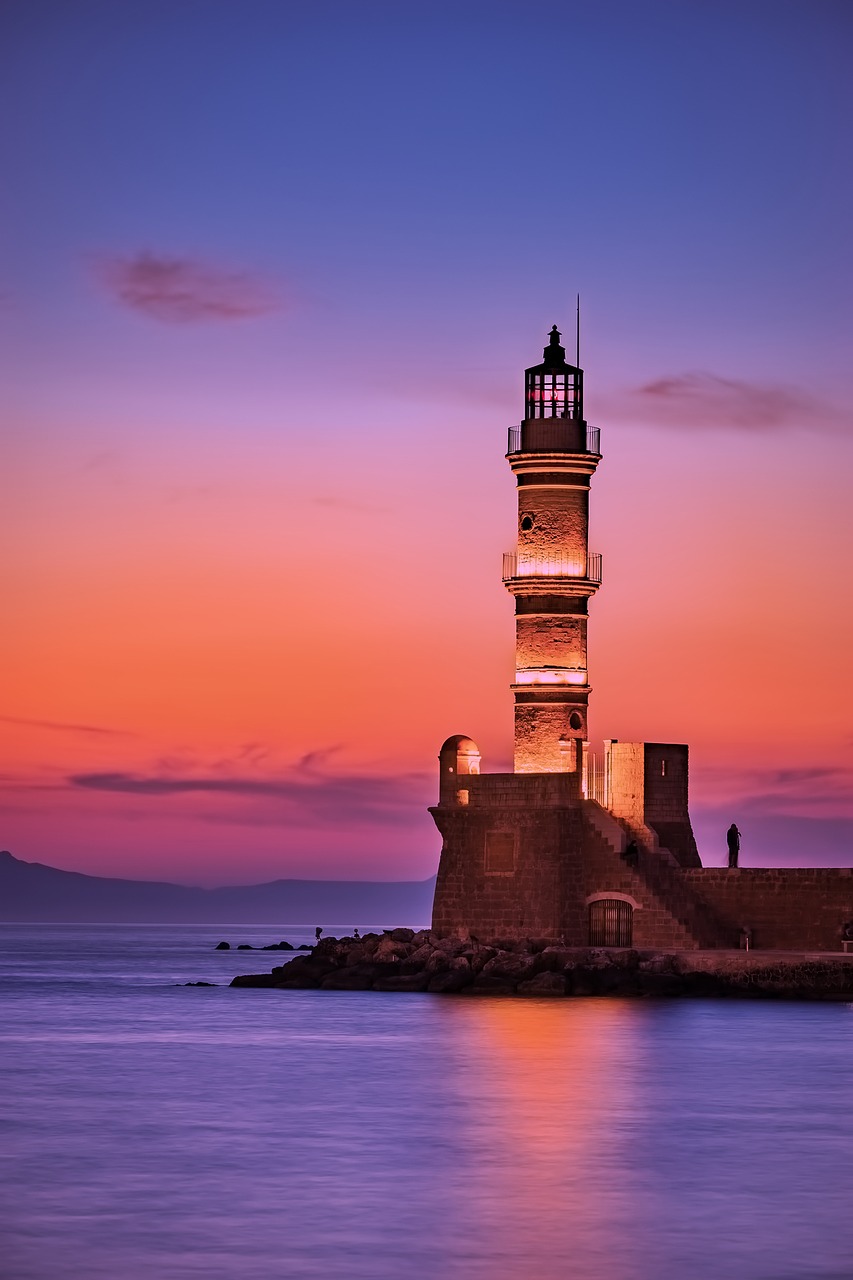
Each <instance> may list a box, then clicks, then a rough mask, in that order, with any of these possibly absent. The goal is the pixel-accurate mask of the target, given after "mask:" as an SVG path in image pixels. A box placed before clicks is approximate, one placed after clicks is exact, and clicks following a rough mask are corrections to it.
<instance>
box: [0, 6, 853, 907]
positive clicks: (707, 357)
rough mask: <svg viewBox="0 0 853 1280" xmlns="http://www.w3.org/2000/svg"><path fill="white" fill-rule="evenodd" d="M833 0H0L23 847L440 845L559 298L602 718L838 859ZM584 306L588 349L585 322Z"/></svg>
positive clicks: (845, 858) (491, 697) (495, 650)
mask: <svg viewBox="0 0 853 1280" xmlns="http://www.w3.org/2000/svg"><path fill="white" fill-rule="evenodd" d="M851 41H853V9H851V7H850V5H849V4H847V3H846V0H837V2H836V0H804V2H802V3H800V2H799V0H794V2H789V0H771V2H769V3H762V2H752V0H737V2H736V3H735V2H732V3H729V2H728V0H707V2H705V0H691V3H689V4H683V3H676V0H649V2H648V3H643V4H638V3H636V0H624V2H622V0H559V2H557V0H540V2H539V3H537V4H536V5H530V4H529V3H527V2H526V0H519V2H516V0H509V2H505V0H488V2H483V3H481V2H480V0H456V2H455V3H447V2H446V0H430V3H429V4H425V3H413V2H412V3H408V2H404V0H394V2H393V3H390V2H385V0H358V3H354V2H353V0H312V3H311V4H310V5H309V4H302V3H295V2H288V0H239V2H238V0H181V3H179V4H176V3H174V0H162V2H161V0H144V2H143V0H139V2H137V0H126V2H125V3H122V4H120V5H117V4H115V3H114V0H6V3H5V4H4V5H3V6H2V10H0V165H2V172H3V174H4V177H5V181H4V182H3V184H2V191H0V226H2V244H0V326H2V355H1V356H0V379H1V380H2V391H0V397H1V398H2V403H0V407H2V419H3V436H2V439H3V445H2V450H3V474H4V477H5V483H4V497H3V503H2V509H0V523H2V538H3V545H4V547H5V549H6V555H5V556H4V557H3V566H2V588H0V589H2V599H3V601H4V603H5V606H6V607H5V608H4V611H3V612H4V620H3V626H2V628H0V662H1V663H2V670H3V672H4V679H3V685H4V688H3V695H2V706H0V713H1V714H0V753H2V755H0V786H2V792H3V795H2V808H3V814H2V817H3V821H2V829H3V836H2V844H3V847H6V848H9V849H10V850H11V851H12V852H13V853H14V854H15V855H16V856H18V857H20V858H24V859H26V860H28V861H42V862H49V863H51V864H52V865H54V866H59V867H64V868H68V869H72V870H77V871H85V872H89V873H93V874H100V875H120V876H131V877H135V878H146V879H170V880H180V881H183V882H185V883H195V884H224V883H241V882H252V881H261V880H266V879H273V878H278V877H281V876H299V877H305V878H358V879H401V880H410V879H422V878H426V877H427V876H429V875H431V874H433V873H434V871H435V869H436V866H437V861H438V854H439V849H440V840H439V838H438V835H437V833H436V831H435V829H434V827H433V824H432V821H431V819H430V817H429V815H428V814H427V812H426V806H427V805H428V804H430V803H433V802H434V800H435V798H436V796H437V762H436V756H437V753H438V748H439V746H440V744H441V743H442V741H443V740H444V739H445V738H446V737H448V736H449V735H450V734H452V733H465V734H468V735H470V736H471V737H473V738H474V739H475V740H476V741H477V743H478V744H479V746H480V748H481V750H482V752H483V766H484V768H485V769H487V770H503V769H507V768H509V767H511V756H512V740H511V735H512V698H511V694H510V691H509V685H510V682H511V680H512V675H513V670H514V661H513V645H514V633H513V622H512V600H511V598H510V597H509V596H508V594H507V593H506V591H505V590H504V588H503V587H502V585H501V581H500V565H501V559H500V557H501V553H502V552H503V551H505V550H508V549H510V548H511V547H512V546H513V543H514V538H515V525H516V500H515V494H514V489H513V480H512V476H511V473H510V471H509V468H508V466H507V464H506V461H505V459H504V453H505V448H506V429H507V427H508V426H509V425H511V424H513V423H517V422H518V421H519V419H520V416H521V412H522V391H523V371H524V368H525V367H526V366H527V365H530V364H534V363H537V362H538V361H539V360H540V359H541V351H542V347H543V345H544V343H545V340H546V335H547V331H548V329H549V328H550V326H551V325H552V324H554V323H557V324H558V325H560V326H561V327H562V328H563V329H564V331H565V332H567V333H570V331H571V327H572V324H573V316H574V299H575V295H576V294H577V293H580V295H581V299H582V304H581V305H582V317H583V319H582V359H581V363H582V365H583V366H584V369H585V388H586V413H587V418H588V419H589V421H590V422H592V423H593V424H595V425H597V426H599V427H600V428H601V432H602V452H603V455H604V458H603V461H602V463H601V466H600V468H599V470H598V473H597V475H596V476H595V478H594V481H593V488H592V494H591V546H592V547H593V549H596V550H600V551H601V552H602V553H603V557H604V582H603V586H602V589H601V591H600V592H599V593H598V595H597V596H596V597H595V599H594V600H593V601H592V605H591V618H590V659H589V661H590V678H591V683H592V685H593V689H594V692H593V694H592V699H591V722H592V733H593V736H594V738H595V739H596V740H600V739H602V738H604V737H616V738H620V739H623V740H646V741H671V742H687V743H689V744H690V752H691V811H692V814H693V820H694V826H695V829H696V833H697V839H698V843H699V849H700V853H701V855H702V857H703V861H704V862H705V863H706V865H722V864H723V863H724V862H725V839H724V833H725V828H726V827H727V826H728V824H729V822H731V821H737V824H738V826H739V827H740V828H741V831H742V832H743V846H742V862H743V863H745V864H746V865H749V864H752V865H792V866H795V865H828V866H832V865H848V864H850V863H851V862H853V856H852V855H853V799H851V787H850V783H851V776H853V717H851V676H850V654H851V651H853V604H851V574H850V558H851V550H853V536H851V524H850V506H851V503H850V492H851V477H853V431H851V408H852V407H853V373H851V368H850V360H849V342H850V333H851V328H853V324H851V322H852V321H853V315H851V311H853V304H851V298H853V290H851V249H850V226H851V220H853V219H852V217H851V215H853V208H851V205H853V199H851V197H853V166H851V163H850V159H851V157H850V143H849V127H848V126H849V120H850V118H851V113H853V103H851V101H850V99H851V96H853V91H851V81H850V76H849V58H850V49H851ZM568 345H571V341H570V340H569V343H568Z"/></svg>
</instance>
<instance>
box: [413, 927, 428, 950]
mask: <svg viewBox="0 0 853 1280" xmlns="http://www.w3.org/2000/svg"><path fill="white" fill-rule="evenodd" d="M431 934H432V930H430V929H419V930H418V931H417V933H416V934H415V936H414V937H413V938H412V942H413V943H414V945H415V946H416V947H423V946H425V945H426V944H427V943H428V942H429V941H430V937H431Z"/></svg>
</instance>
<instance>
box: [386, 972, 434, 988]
mask: <svg viewBox="0 0 853 1280" xmlns="http://www.w3.org/2000/svg"><path fill="white" fill-rule="evenodd" d="M429 981H430V975H429V974H428V973H427V972H426V971H425V970H424V969H421V970H420V972H419V973H398V974H395V975H393V976H392V977H387V978H377V979H376V981H375V982H374V984H373V989H374V991H426V989H427V986H428V984H429Z"/></svg>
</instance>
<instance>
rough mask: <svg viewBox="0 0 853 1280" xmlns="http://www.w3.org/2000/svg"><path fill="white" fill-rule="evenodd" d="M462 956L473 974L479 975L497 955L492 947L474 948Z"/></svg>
mask: <svg viewBox="0 0 853 1280" xmlns="http://www.w3.org/2000/svg"><path fill="white" fill-rule="evenodd" d="M464 954H465V956H466V958H467V960H468V962H469V964H470V965H471V968H472V969H473V970H474V972H475V973H480V972H481V970H483V969H485V967H486V965H487V964H488V963H489V961H490V960H493V959H494V957H495V956H496V955H497V954H498V953H497V951H496V950H495V948H494V947H476V948H475V949H474V950H473V951H472V950H470V949H469V950H468V951H466V952H465V953H464Z"/></svg>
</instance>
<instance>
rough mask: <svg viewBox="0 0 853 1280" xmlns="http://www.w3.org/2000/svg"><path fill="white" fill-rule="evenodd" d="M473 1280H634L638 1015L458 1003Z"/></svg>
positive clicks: (638, 1213)
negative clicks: (570, 1279) (484, 1279)
mask: <svg viewBox="0 0 853 1280" xmlns="http://www.w3.org/2000/svg"><path fill="white" fill-rule="evenodd" d="M451 1016H453V1017H454V1018H458V1019H459V1020H460V1022H464V1024H465V1025H464V1028H463V1027H462V1026H460V1028H459V1031H460V1034H459V1036H458V1038H457V1040H456V1043H457V1044H458V1046H459V1051H460V1053H461V1054H463V1055H464V1056H465V1057H467V1058H468V1061H467V1062H466V1063H463V1064H462V1065H463V1069H462V1070H458V1064H457V1069H456V1070H455V1071H454V1077H455V1078H456V1079H458V1080H459V1081H460V1083H461V1085H462V1087H464V1089H465V1093H464V1099H463V1106H462V1108H461V1113H462V1115H463V1116H464V1121H463V1123H464V1124H465V1126H466V1127H467V1134H466V1149H467V1150H468V1151H469V1152H470V1161H471V1164H470V1168H469V1169H468V1171H467V1172H468V1177H467V1179H466V1185H467V1187H468V1203H467V1205H466V1206H465V1210H464V1212H465V1213H466V1214H467V1215H470V1218H471V1221H470V1226H469V1227H468V1234H469V1238H470V1239H471V1241H472V1245H474V1242H475V1241H479V1242H480V1248H477V1246H476V1245H474V1247H475V1248H476V1251H477V1253H478V1254H479V1256H478V1257H477V1258H476V1259H474V1260H473V1261H472V1262H471V1264H470V1266H469V1267H468V1271H467V1274H468V1275H471V1276H480V1275H483V1276H485V1275H487V1274H488V1275H489V1276H490V1277H492V1278H493V1280H515V1277H519V1278H520V1277H522V1276H529V1277H535V1280H558V1278H559V1280H565V1278H566V1277H567V1276H578V1277H583V1280H632V1277H633V1276H635V1275H636V1260H637V1250H638V1248H643V1245H642V1237H643V1235H644V1234H645V1233H644V1228H643V1217H644V1214H643V1209H642V1201H643V1200H644V1197H645V1192H644V1188H643V1187H642V1186H640V1185H638V1183H637V1179H636V1176H635V1174H634V1172H633V1170H632V1150H633V1143H634V1132H633V1131H634V1119H635V1117H636V1114H637V1109H638V1108H637V1097H636V1068H637V1066H638V1065H639V1058H640V1057H641V1055H642V1041H643V1037H642V1034H641V1024H642V1018H643V1013H642V1010H639V1009H637V1007H636V1006H631V1005H630V1004H629V1003H628V1002H624V1001H618V1000H605V999H600V1000H599V999H590V1000H583V1001H549V1000H532V1001H521V1000H512V999H501V998H495V999H489V998H482V999H477V1000H475V999H473V998H472V999H467V1000H465V999H463V1000H460V1001H456V1002H454V1004H453V1009H452V1011H451Z"/></svg>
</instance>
